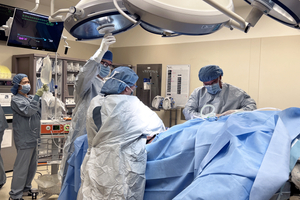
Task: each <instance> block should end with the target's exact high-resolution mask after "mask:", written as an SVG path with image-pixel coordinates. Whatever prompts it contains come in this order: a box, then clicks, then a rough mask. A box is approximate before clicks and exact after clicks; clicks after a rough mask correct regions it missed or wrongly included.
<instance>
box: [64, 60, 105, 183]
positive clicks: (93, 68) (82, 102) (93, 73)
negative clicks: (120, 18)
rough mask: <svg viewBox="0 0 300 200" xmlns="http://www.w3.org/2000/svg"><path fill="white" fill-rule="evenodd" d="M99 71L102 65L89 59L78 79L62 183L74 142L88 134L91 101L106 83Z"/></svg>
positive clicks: (65, 151)
mask: <svg viewBox="0 0 300 200" xmlns="http://www.w3.org/2000/svg"><path fill="white" fill-rule="evenodd" d="M99 69H100V64H99V63H97V62H96V61H95V60H93V59H89V60H88V61H87V63H86V64H85V65H84V66H83V67H82V68H81V69H80V71H79V74H78V76H77V77H76V82H75V90H74V93H75V103H76V107H75V109H74V111H73V115H72V123H71V127H70V131H69V134H68V138H67V140H66V143H65V145H64V150H63V158H62V163H61V169H60V175H61V177H62V183H63V181H64V177H65V176H66V173H67V170H68V162H67V161H68V160H69V158H70V157H71V155H72V153H73V152H74V141H75V140H76V138H78V137H79V136H81V135H84V134H86V113H87V109H88V107H89V105H90V101H91V100H92V98H94V97H95V96H97V95H98V94H100V92H101V88H102V86H103V84H104V81H102V80H101V79H100V78H98V77H97V74H99V72H100V71H99Z"/></svg>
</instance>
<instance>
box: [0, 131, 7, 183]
mask: <svg viewBox="0 0 300 200" xmlns="http://www.w3.org/2000/svg"><path fill="white" fill-rule="evenodd" d="M3 135H4V131H2V132H0V188H1V187H2V186H3V185H4V184H5V183H6V175H5V171H4V166H3V160H2V157H1V142H2V139H3Z"/></svg>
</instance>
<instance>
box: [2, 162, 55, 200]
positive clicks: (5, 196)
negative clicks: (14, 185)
mask: <svg viewBox="0 0 300 200" xmlns="http://www.w3.org/2000/svg"><path fill="white" fill-rule="evenodd" d="M37 172H39V173H41V174H47V173H48V172H49V173H50V168H48V169H47V168H46V167H45V166H38V168H37ZM39 173H36V175H35V177H34V179H37V178H38V176H40V174H39ZM12 174H13V172H8V173H6V177H7V179H6V183H5V185H4V186H3V187H2V188H1V189H0V200H8V198H9V191H10V185H11V180H12ZM32 188H38V185H37V183H36V182H35V181H34V180H33V181H32ZM41 197H43V195H42V194H39V195H38V197H37V199H39V198H41ZM57 198H58V195H52V196H51V197H50V198H48V199H49V200H57ZM23 199H24V200H29V199H32V198H31V197H30V196H23Z"/></svg>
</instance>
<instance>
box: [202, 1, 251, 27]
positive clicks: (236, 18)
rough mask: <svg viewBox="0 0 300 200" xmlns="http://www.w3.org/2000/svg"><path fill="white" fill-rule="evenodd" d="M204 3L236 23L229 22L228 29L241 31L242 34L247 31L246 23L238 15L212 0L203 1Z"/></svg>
mask: <svg viewBox="0 0 300 200" xmlns="http://www.w3.org/2000/svg"><path fill="white" fill-rule="evenodd" d="M203 1H204V2H206V3H208V4H209V5H211V6H212V7H214V8H216V9H217V10H219V11H220V12H222V13H224V14H225V15H227V16H228V17H230V18H232V19H233V20H234V21H236V22H237V23H234V22H232V21H231V22H229V24H230V25H232V26H230V27H236V28H238V29H239V30H242V31H244V32H246V31H248V27H247V26H248V23H247V22H246V21H245V20H244V19H243V18H242V17H241V16H239V15H238V14H236V13H234V12H233V11H231V10H228V9H227V8H225V7H224V6H222V5H221V4H219V3H217V2H215V1H214V0H203Z"/></svg>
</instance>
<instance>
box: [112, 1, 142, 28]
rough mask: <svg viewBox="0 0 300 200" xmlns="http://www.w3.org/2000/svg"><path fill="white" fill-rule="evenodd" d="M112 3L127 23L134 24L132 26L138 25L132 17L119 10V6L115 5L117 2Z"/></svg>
mask: <svg viewBox="0 0 300 200" xmlns="http://www.w3.org/2000/svg"><path fill="white" fill-rule="evenodd" d="M113 2H114V5H115V7H116V9H117V10H118V11H119V13H120V14H121V15H123V17H125V18H126V19H128V20H129V21H131V22H132V23H134V24H136V23H138V22H137V21H136V20H135V19H133V18H132V17H130V16H128V15H127V14H126V13H125V12H124V11H123V10H122V9H121V8H120V6H119V5H118V3H117V0H113Z"/></svg>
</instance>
